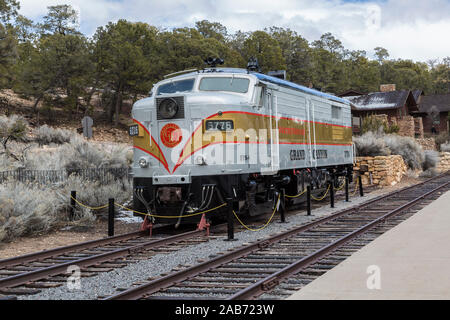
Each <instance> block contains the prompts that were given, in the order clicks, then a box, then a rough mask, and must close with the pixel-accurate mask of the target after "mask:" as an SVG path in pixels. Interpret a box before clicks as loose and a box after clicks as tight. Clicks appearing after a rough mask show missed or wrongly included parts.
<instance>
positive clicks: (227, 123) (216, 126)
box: [205, 120, 234, 131]
mask: <svg viewBox="0 0 450 320" xmlns="http://www.w3.org/2000/svg"><path fill="white" fill-rule="evenodd" d="M205 127H206V131H229V130H233V129H234V123H233V120H206V125H205Z"/></svg>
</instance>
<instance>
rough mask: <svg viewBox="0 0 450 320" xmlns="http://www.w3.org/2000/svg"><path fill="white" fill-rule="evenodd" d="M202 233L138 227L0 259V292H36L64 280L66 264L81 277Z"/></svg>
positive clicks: (185, 242) (200, 236)
mask: <svg viewBox="0 0 450 320" xmlns="http://www.w3.org/2000/svg"><path fill="white" fill-rule="evenodd" d="M204 235H205V231H201V230H195V231H190V232H184V233H181V234H177V235H173V236H169V237H165V238H160V239H158V238H149V237H148V230H147V231H138V232H132V233H127V234H123V235H118V236H114V237H109V238H104V239H99V240H93V241H88V242H83V243H80V244H74V245H70V246H66V247H60V248H56V249H51V250H45V251H41V252H37V253H32V254H27V255H23V256H19V257H14V258H9V259H4V260H0V294H3V295H23V294H36V293H39V292H40V291H41V289H44V288H53V287H58V286H60V285H63V284H65V283H67V279H68V277H69V276H70V275H71V274H68V273H67V270H68V267H70V266H74V265H76V266H78V267H79V268H81V269H80V270H81V271H82V276H83V277H89V276H94V275H97V274H98V273H100V272H108V271H111V270H112V269H116V268H122V267H125V266H126V265H127V264H129V263H131V262H136V261H139V260H141V259H148V258H149V257H150V256H152V255H154V254H157V253H161V252H171V251H173V250H177V249H179V248H180V247H184V246H186V245H190V244H196V243H200V242H205V241H208V238H207V237H206V236H204Z"/></svg>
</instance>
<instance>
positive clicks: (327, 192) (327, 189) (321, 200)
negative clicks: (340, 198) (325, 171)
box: [311, 184, 331, 201]
mask: <svg viewBox="0 0 450 320" xmlns="http://www.w3.org/2000/svg"><path fill="white" fill-rule="evenodd" d="M330 185H331V184H329V185H328V189H327V192H325V194H324V195H323V197H322V198H320V199H318V198H316V197H314V196H313V195H311V198H313V199H314V200H316V201H322V200H323V199H325V197H326V196H327V194H328V191H330Z"/></svg>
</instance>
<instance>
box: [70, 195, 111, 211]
mask: <svg viewBox="0 0 450 320" xmlns="http://www.w3.org/2000/svg"><path fill="white" fill-rule="evenodd" d="M70 198H71V199H72V200H73V201H75V202H76V203H78V204H79V205H80V206H82V207H85V208H88V209H90V210H100V209H104V208H106V207H107V206H108V205H107V204H105V205H104V206H101V207H89V206H87V205H85V204H82V203H81V202H80V201H78V200H77V199H75V198H74V197H72V196H70Z"/></svg>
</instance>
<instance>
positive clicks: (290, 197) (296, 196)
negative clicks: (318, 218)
mask: <svg viewBox="0 0 450 320" xmlns="http://www.w3.org/2000/svg"><path fill="white" fill-rule="evenodd" d="M305 192H306V189H305V190H303V192H301V193H299V194H298V195H296V196H288V195H287V194H285V195H284V196H285V197H286V198H298V197H300V196H301V195H302V194H304V193H305Z"/></svg>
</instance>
